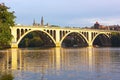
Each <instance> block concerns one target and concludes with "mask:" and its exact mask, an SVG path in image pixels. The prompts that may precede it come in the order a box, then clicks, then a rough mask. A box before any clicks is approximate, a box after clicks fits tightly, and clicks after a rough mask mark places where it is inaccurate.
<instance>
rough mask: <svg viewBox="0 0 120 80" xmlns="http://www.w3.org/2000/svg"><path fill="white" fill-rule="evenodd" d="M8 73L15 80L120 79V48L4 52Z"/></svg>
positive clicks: (1, 64) (0, 64) (2, 63)
mask: <svg viewBox="0 0 120 80" xmlns="http://www.w3.org/2000/svg"><path fill="white" fill-rule="evenodd" d="M5 71H6V72H7V71H9V72H10V73H11V74H12V75H13V77H14V80H120V48H90V47H89V48H76V49H75V48H71V49H70V48H68V49H64V48H51V49H9V50H1V51H0V72H1V73H3V72H5ZM1 73H0V74H1Z"/></svg>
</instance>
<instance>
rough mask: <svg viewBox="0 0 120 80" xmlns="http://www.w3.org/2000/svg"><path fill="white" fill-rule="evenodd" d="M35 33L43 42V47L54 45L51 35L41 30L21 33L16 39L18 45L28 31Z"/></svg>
mask: <svg viewBox="0 0 120 80" xmlns="http://www.w3.org/2000/svg"><path fill="white" fill-rule="evenodd" d="M33 32H34V33H37V34H38V35H39V37H40V38H41V39H42V40H43V42H44V43H45V45H44V47H55V40H54V39H53V37H52V36H51V35H50V34H49V33H47V32H45V31H42V30H30V31H28V32H26V33H25V34H23V35H22V36H21V37H20V38H19V40H18V41H17V44H18V47H19V44H20V43H21V41H22V40H23V39H24V38H25V37H26V36H27V35H28V34H30V33H33Z"/></svg>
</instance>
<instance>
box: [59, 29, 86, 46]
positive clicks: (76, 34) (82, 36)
mask: <svg viewBox="0 0 120 80" xmlns="http://www.w3.org/2000/svg"><path fill="white" fill-rule="evenodd" d="M71 34H75V36H78V37H79V38H80V39H82V41H83V42H84V43H85V44H87V46H88V40H87V38H86V37H85V36H84V35H83V34H81V33H80V32H77V31H76V32H68V33H67V34H65V36H63V37H62V39H61V40H60V44H61V46H62V44H63V42H64V40H65V39H66V38H67V37H68V36H70V35H71Z"/></svg>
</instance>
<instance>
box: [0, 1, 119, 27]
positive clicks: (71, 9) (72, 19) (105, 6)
mask: <svg viewBox="0 0 120 80" xmlns="http://www.w3.org/2000/svg"><path fill="white" fill-rule="evenodd" d="M0 3H5V5H6V6H8V7H10V11H15V16H16V19H15V22H16V24H22V25H32V23H33V20H34V19H35V21H36V22H37V23H40V22H41V17H42V16H43V17H44V23H45V24H46V23H49V24H50V25H59V26H74V27H86V26H87V27H90V26H93V25H94V23H95V22H96V21H98V22H99V23H100V24H101V25H117V24H118V25H120V0H0Z"/></svg>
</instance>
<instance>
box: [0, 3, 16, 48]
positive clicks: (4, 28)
mask: <svg viewBox="0 0 120 80" xmlns="http://www.w3.org/2000/svg"><path fill="white" fill-rule="evenodd" d="M9 9H10V8H9V7H7V6H5V4H4V3H1V4H0V48H6V47H8V46H9V45H10V42H11V40H12V35H11V30H10V27H12V26H14V24H15V21H14V19H15V18H16V17H15V16H14V11H12V12H10V11H9Z"/></svg>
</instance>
